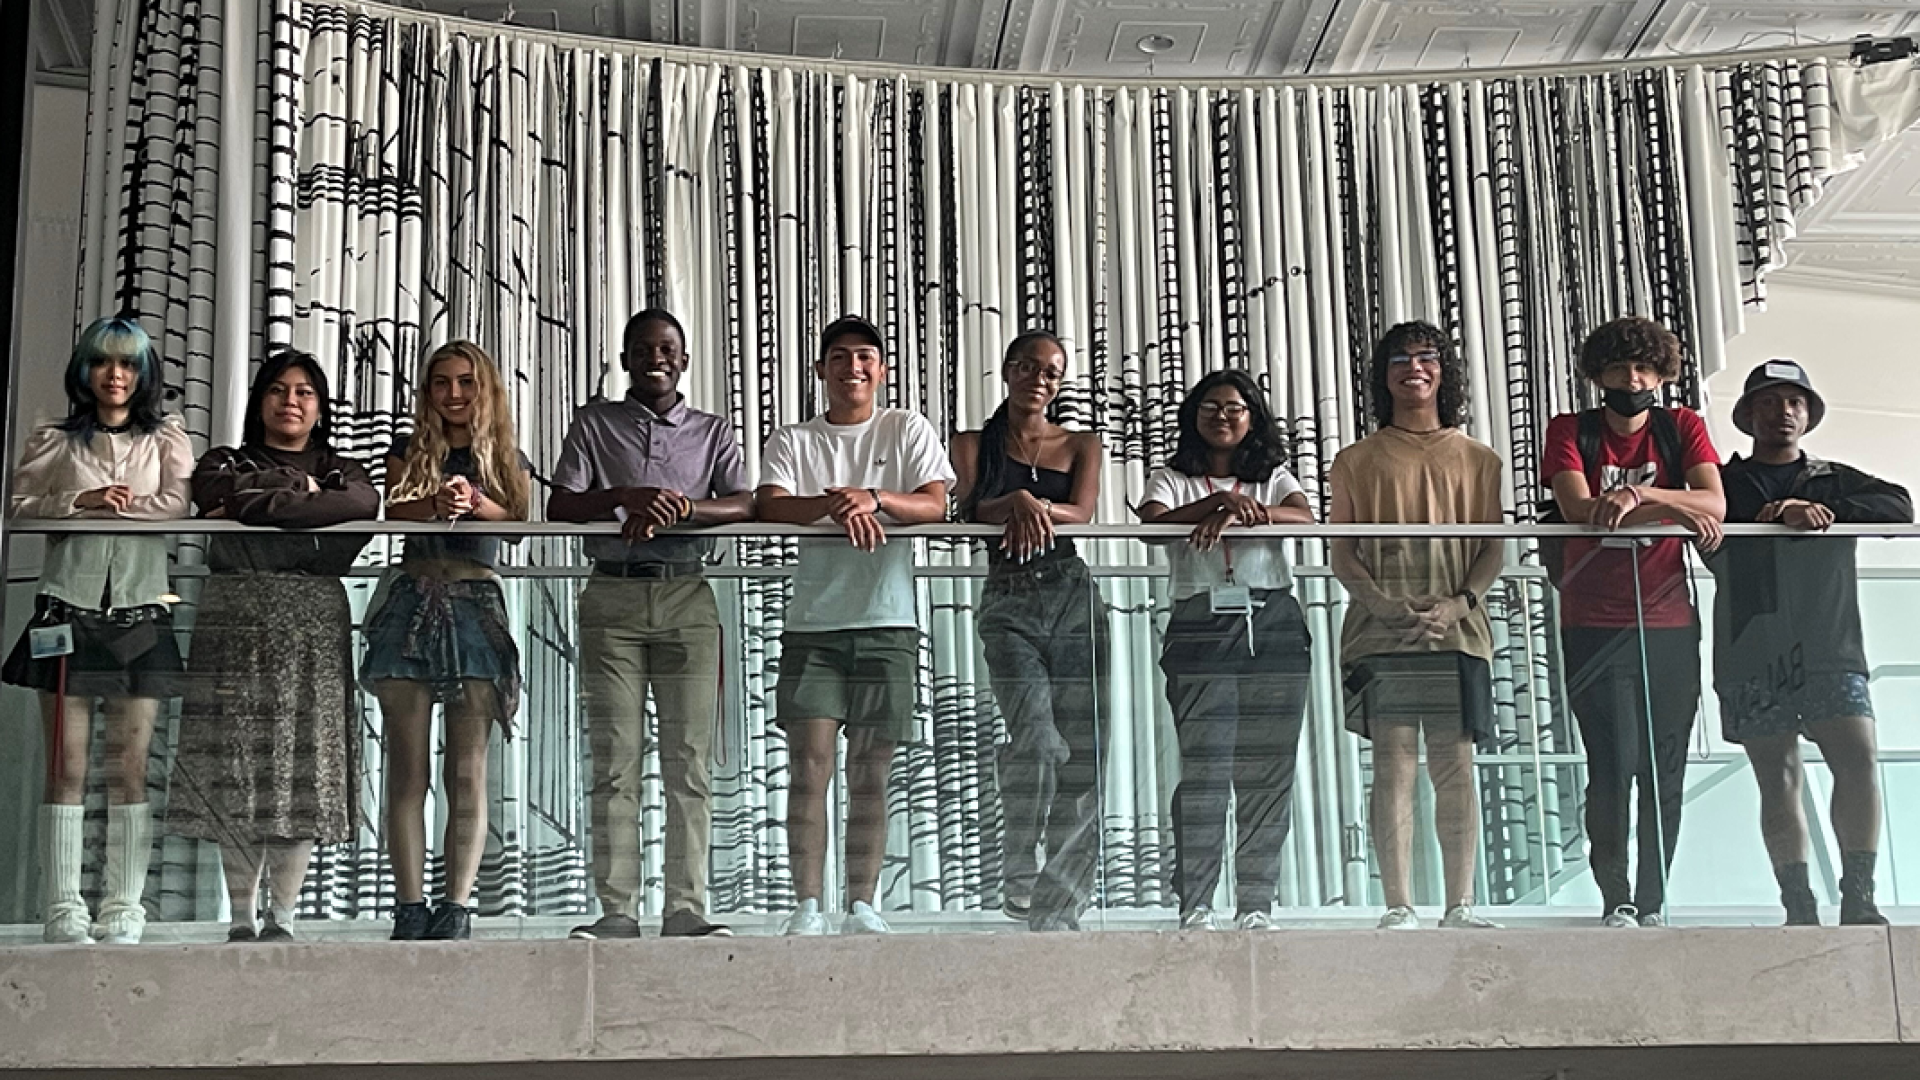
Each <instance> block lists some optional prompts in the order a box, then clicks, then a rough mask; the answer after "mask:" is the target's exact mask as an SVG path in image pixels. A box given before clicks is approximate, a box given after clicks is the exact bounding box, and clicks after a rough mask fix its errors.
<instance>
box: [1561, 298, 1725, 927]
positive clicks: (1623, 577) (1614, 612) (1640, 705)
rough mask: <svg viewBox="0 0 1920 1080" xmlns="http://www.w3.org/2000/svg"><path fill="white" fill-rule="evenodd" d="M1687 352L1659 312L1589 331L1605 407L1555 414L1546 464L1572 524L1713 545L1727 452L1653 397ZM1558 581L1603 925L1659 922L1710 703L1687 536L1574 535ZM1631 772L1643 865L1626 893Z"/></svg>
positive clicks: (1588, 358)
mask: <svg viewBox="0 0 1920 1080" xmlns="http://www.w3.org/2000/svg"><path fill="white" fill-rule="evenodd" d="M1680 360H1681V354H1680V342H1679V340H1678V339H1677V338H1675V337H1674V336H1673V334H1672V333H1671V332H1670V331H1668V330H1667V329H1666V328H1665V327H1663V326H1661V325H1660V324H1659V323H1656V322H1654V321H1652V320H1651V319H1642V318H1624V319H1616V320H1614V321H1613V322H1610V323H1607V324H1606V325H1605V326H1602V327H1600V328H1599V329H1598V330H1595V331H1594V332H1593V333H1592V334H1590V335H1588V337H1587V340H1586V342H1585V343H1584V344H1582V345H1581V347H1580V373H1581V374H1582V375H1584V376H1586V377H1587V378H1589V379H1591V380H1593V381H1594V382H1595V383H1597V384H1598V385H1599V386H1600V388H1601V391H1602V399H1603V401H1604V402H1605V405H1604V407H1603V408H1600V409H1597V410H1594V411H1593V413H1590V414H1586V415H1585V417H1584V419H1583V415H1582V414H1578V413H1568V414H1566V415H1564V416H1558V417H1555V418H1554V419H1553V422H1552V423H1550V424H1549V425H1547V439H1546V451H1545V454H1544V463H1543V465H1542V467H1541V475H1542V476H1545V477H1547V479H1548V482H1549V483H1550V484H1552V485H1553V496H1554V501H1555V502H1556V503H1557V504H1558V505H1559V508H1560V511H1561V514H1562V515H1563V516H1564V517H1565V519H1566V520H1567V521H1570V522H1576V523H1585V524H1588V525H1591V526H1594V527H1595V528H1600V529H1609V530H1611V529H1617V528H1620V527H1621V526H1627V525H1647V524H1659V523H1674V524H1679V525H1684V526H1686V527H1687V528H1688V529H1689V530H1691V531H1692V532H1693V533H1694V535H1695V537H1696V542H1697V543H1698V544H1699V545H1700V546H1701V548H1702V549H1703V550H1708V551H1711V550H1712V549H1713V548H1715V547H1717V546H1718V545H1719V543H1720V521H1721V520H1722V519H1723V518H1724V517H1725V516H1726V499H1725V497H1724V496H1723V495H1722V493H1721V489H1720V456H1719V454H1718V453H1716V452H1715V451H1714V448H1713V443H1712V441H1711V440H1710V439H1708V437H1707V426H1706V424H1705V423H1704V422H1702V421H1701V419H1700V415H1699V414H1698V413H1696V412H1694V411H1693V410H1691V409H1685V408H1676V409H1665V408H1662V407H1661V406H1660V405H1659V399H1660V388H1661V386H1662V385H1664V384H1666V383H1668V382H1671V381H1672V380H1674V379H1676V378H1678V377H1679V375H1680ZM1583 425H1584V426H1585V428H1586V432H1585V435H1586V437H1585V438H1583V437H1582V434H1583V433H1582V427H1583ZM1582 443H1585V444H1586V446H1585V451H1584V452H1583V448H1582ZM1556 583H1557V584H1558V585H1559V587H1560V640H1561V646H1562V652H1563V653H1564V654H1565V661H1566V671H1567V695H1568V697H1569V698H1570V699H1571V702H1572V705H1573V712H1574V716H1575V718H1576V719H1577V720H1578V721H1579V724H1580V739H1581V741H1582V742H1583V743H1584V744H1585V745H1586V750H1587V813H1586V826H1587V845H1588V856H1587V861H1588V864H1589V865H1590V866H1592V868H1593V876H1594V880H1595V882H1597V883H1598V884H1599V886H1600V893H1601V897H1602V901H1603V905H1604V912H1603V915H1602V921H1603V922H1604V923H1605V924H1606V925H1608V926H1619V927H1629V926H1660V925H1664V924H1665V921H1666V920H1665V916H1664V914H1663V908H1664V907H1665V903H1666V872H1667V870H1668V869H1669V868H1670V867H1671V866H1672V864H1673V852H1674V848H1675V846H1676V844H1677V842H1678V838H1679V832H1680V800H1681V793H1682V784H1683V783H1684V780H1685V774H1686V754H1687V741H1688V739H1689V738H1691V737H1692V734H1693V722H1694V717H1695V716H1696V714H1697V713H1698V710H1699V705H1700V624H1699V619H1698V617H1697V615H1696V614H1695V612H1694V608H1693V597H1692V595H1691V593H1690V591H1689V589H1688V584H1687V560H1686V548H1685V542H1684V541H1681V540H1655V541H1651V542H1646V541H1642V542H1639V543H1635V542H1633V541H1630V540H1621V539H1612V538H1608V539H1597V540H1585V539H1580V540H1570V541H1568V542H1567V544H1566V547H1565V561H1564V570H1563V571H1562V572H1561V574H1560V576H1559V577H1558V579H1557V581H1556ZM1649 705H1650V706H1651V708H1649ZM1649 711H1650V712H1651V713H1652V716H1651V720H1649V717H1648V713H1649ZM1649 743H1651V744H1652V749H1653V753H1652V754H1651V755H1649V754H1648V752H1647V748H1648V744H1649ZM1636 778H1637V779H1638V780H1639V782H1640V852H1639V854H1640V859H1639V871H1638V874H1637V875H1636V876H1637V879H1638V880H1637V882H1636V883H1635V887H1634V888H1633V890H1632V892H1631V893H1630V892H1629V890H1628V883H1627V834H1628V829H1629V818H1630V814H1631V811H1632V803H1633V784H1634V780H1635V779H1636ZM1656 805H1657V807H1658V813H1657V814H1656V813H1655V808H1656Z"/></svg>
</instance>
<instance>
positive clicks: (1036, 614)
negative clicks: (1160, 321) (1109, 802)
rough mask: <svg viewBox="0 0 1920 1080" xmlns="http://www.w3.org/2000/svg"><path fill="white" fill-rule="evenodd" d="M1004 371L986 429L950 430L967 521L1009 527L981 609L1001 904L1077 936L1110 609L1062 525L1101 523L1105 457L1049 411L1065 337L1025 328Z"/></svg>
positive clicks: (996, 549)
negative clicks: (999, 736) (994, 724)
mask: <svg viewBox="0 0 1920 1080" xmlns="http://www.w3.org/2000/svg"><path fill="white" fill-rule="evenodd" d="M1000 372H1001V375H1002V376H1003V377H1004V378H1005V379H1006V381H1007V399H1006V400H1005V401H1004V402H1002V403H1001V405H1000V407H999V408H998V409H997V410H995V411H994V414H993V416H992V417H991V418H990V419H988V421H987V423H986V426H985V428H983V429H982V430H980V431H963V432H961V433H959V434H957V435H955V436H954V438H953V442H952V446H951V450H950V453H951V455H952V457H953V468H954V473H955V475H956V476H957V477H958V481H959V482H958V483H957V484H956V485H955V488H954V491H955V497H956V499H957V500H958V501H959V504H960V512H961V517H962V518H963V519H964V520H966V521H973V522H985V523H989V524H994V525H1002V524H1004V525H1005V526H1006V531H1005V533H1004V534H1003V535H1002V536H1001V537H1000V539H998V540H995V541H990V542H989V543H988V545H987V561H988V565H989V567H990V569H989V570H988V572H987V584H986V588H985V590H984V592H983V595H982V598H981V604H980V617H979V623H980V639H981V643H982V645H983V646H984V649H985V654H986V661H987V670H988V674H989V676H990V679H991V681H992V684H993V694H994V698H995V699H996V700H997V701H998V702H999V704H1000V713H1001V716H1002V717H1003V718H1004V719H1005V721H1006V728H1007V741H1006V742H1005V743H1003V744H1002V746H1001V749H1000V756H999V760H998V762H997V768H996V773H997V777H998V781H999V787H1000V800H1001V805H1002V807H1003V809H1004V811H1005V820H1006V861H1005V875H1004V888H1003V896H1004V900H1003V905H1002V906H1003V910H1005V912H1006V913H1007V915H1008V917H1010V918H1015V919H1021V920H1025V921H1026V922H1027V923H1028V925H1029V926H1031V927H1032V928H1033V929H1035V930H1075V929H1079V916H1080V912H1081V910H1082V909H1083V908H1085V907H1086V904H1087V899H1088V897H1089V896H1090V895H1091V893H1092V886H1093V874H1094V870H1095V869H1096V867H1097V865H1098V853H1099V847H1100V844H1099V840H1100V794H1099V779H1100V752H1099V743H1100V740H1099V729H1098V724H1099V718H1100V714H1101V696H1102V695H1101V689H1100V680H1099V666H1100V664H1101V663H1102V662H1103V661H1104V658H1105V654H1106V651H1107V610H1106V604H1105V603H1104V602H1103V601H1102V600H1101V598H1100V591H1099V589H1098V588H1097V587H1095V585H1094V582H1093V577H1092V575H1091V574H1089V573H1088V572H1087V565H1086V563H1084V562H1082V561H1081V559H1080V556H1079V555H1078V554H1077V553H1076V552H1075V551H1074V547H1073V542H1072V541H1070V540H1066V539H1063V538H1061V537H1059V536H1058V535H1056V534H1055V532H1054V526H1056V525H1077V524H1083V523H1085V522H1088V521H1091V520H1093V514H1094V509H1095V506H1096V504H1097V503H1098V501H1099V498H1100V469H1101V465H1102V461H1103V457H1104V452H1103V450H1102V449H1101V446H1100V439H1099V437H1098V436H1096V435H1093V434H1090V433H1080V432H1072V431H1068V430H1067V429H1065V428H1063V427H1061V426H1059V425H1058V424H1055V423H1052V422H1051V421H1049V420H1048V419H1047V415H1046V411H1047V407H1048V406H1049V405H1051V404H1052V403H1053V400H1054V398H1055V397H1056V396H1058V394H1059V392H1060V386H1061V384H1062V383H1063V382H1065V380H1066V372H1067V354H1066V350H1065V349H1063V348H1062V347H1061V345H1060V342H1059V339H1057V338H1055V337H1054V336H1053V335H1052V334H1050V333H1046V332H1045V331H1029V332H1027V333H1024V334H1022V335H1020V336H1019V337H1017V338H1015V339H1014V340H1013V343H1012V344H1011V345H1009V346H1007V354H1006V360H1005V362H1004V363H1003V364H1002V365H1001V369H1000ZM1042 847H1044V849H1045V852H1046V856H1045V863H1044V866H1043V865H1042V864H1041V860H1040V858H1039V852H1040V850H1041V848H1042Z"/></svg>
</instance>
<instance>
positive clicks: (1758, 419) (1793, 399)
mask: <svg viewBox="0 0 1920 1080" xmlns="http://www.w3.org/2000/svg"><path fill="white" fill-rule="evenodd" d="M1747 409H1748V411H1749V418H1748V421H1747V426H1749V427H1751V428H1752V429H1753V441H1754V444H1755V445H1756V446H1762V447H1770V448H1784V447H1792V446H1793V445H1795V444H1796V443H1798V442H1799V441H1800V436H1802V435H1805V434H1806V433H1807V420H1808V417H1809V415H1810V413H1811V406H1810V405H1809V403H1808V401H1807V393H1806V391H1804V390H1802V389H1800V388H1799V387H1797V386H1769V387H1767V388H1766V389H1765V390H1760V391H1757V392H1755V393H1754V395H1753V396H1752V397H1751V398H1748V399H1747Z"/></svg>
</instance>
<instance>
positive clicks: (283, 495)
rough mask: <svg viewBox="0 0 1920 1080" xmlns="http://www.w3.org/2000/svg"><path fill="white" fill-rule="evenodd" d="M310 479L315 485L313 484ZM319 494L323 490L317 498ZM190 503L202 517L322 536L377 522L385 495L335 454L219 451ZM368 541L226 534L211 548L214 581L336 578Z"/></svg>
mask: <svg viewBox="0 0 1920 1080" xmlns="http://www.w3.org/2000/svg"><path fill="white" fill-rule="evenodd" d="M309 478H311V479H312V481H313V483H312V484H309V483H308V480H309ZM315 486H317V487H318V489H319V490H317V491H316V490H313V488H314V487H315ZM193 503H194V506H195V507H197V508H198V509H199V512H200V516H202V517H205V516H207V515H208V514H211V513H213V512H214V511H215V510H219V511H220V512H221V513H220V516H221V517H223V518H225V519H226V520H228V521H237V522H239V523H241V524H243V525H263V526H274V527H278V528H282V529H317V528H323V527H325V526H328V525H338V524H340V523H342V522H347V521H368V520H372V519H374V518H377V517H379V516H380V492H379V491H378V490H377V489H375V488H374V486H373V481H372V480H371V479H369V478H368V476H367V471H366V469H364V468H362V467H361V465H360V463H359V462H357V461H355V460H353V459H352V458H349V457H342V456H340V455H339V454H337V453H335V452H334V451H333V449H332V448H331V447H327V446H322V445H309V446H308V447H307V448H306V449H305V450H301V451H297V452H296V451H289V450H274V449H271V448H269V447H265V446H241V447H227V446H223V447H219V448H217V449H214V450H210V451H208V452H207V454H206V456H204V457H202V458H201V459H200V464H199V466H198V467H197V468H195V469H194V471H193ZM366 542H367V537H365V536H344V535H312V534H293V533H266V532H263V533H262V534H260V535H258V536H240V535H234V534H221V535H218V536H215V537H214V538H213V542H212V543H211V544H209V545H208V547H207V565H208V567H209V568H210V569H212V570H213V571H214V572H215V573H235V572H247V573H278V574H311V575H314V576H316V577H339V576H341V575H342V574H344V573H346V572H347V570H348V569H350V568H351V567H352V566H353V560H354V558H355V557H356V556H358V555H359V554H360V549H361V548H362V547H364V546H366Z"/></svg>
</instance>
